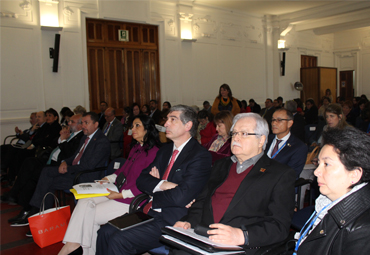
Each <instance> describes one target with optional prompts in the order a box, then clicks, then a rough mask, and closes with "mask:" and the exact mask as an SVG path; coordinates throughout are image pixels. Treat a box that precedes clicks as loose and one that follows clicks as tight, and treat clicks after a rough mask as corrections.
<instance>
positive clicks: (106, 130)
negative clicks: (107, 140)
mask: <svg viewBox="0 0 370 255" xmlns="http://www.w3.org/2000/svg"><path fill="white" fill-rule="evenodd" d="M109 126H110V122H109V123H108V126H107V127H106V129H105V130H104V134H105V135H106V134H107V132H108V129H109Z"/></svg>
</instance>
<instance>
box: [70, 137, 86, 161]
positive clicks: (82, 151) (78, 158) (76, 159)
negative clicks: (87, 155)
mask: <svg viewBox="0 0 370 255" xmlns="http://www.w3.org/2000/svg"><path fill="white" fill-rule="evenodd" d="M89 139H90V138H89V137H86V139H85V143H84V145H82V148H81V150H80V152H79V153H78V155H77V157H76V158H75V159H74V160H73V162H72V166H74V165H77V163H78V162H80V159H81V158H82V154H83V153H84V151H85V148H86V144H87V142H88V141H89Z"/></svg>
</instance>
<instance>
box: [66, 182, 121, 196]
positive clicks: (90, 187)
mask: <svg viewBox="0 0 370 255" xmlns="http://www.w3.org/2000/svg"><path fill="white" fill-rule="evenodd" d="M73 188H74V189H75V190H76V191H77V194H105V193H109V192H108V191H107V189H110V190H113V191H115V192H118V189H117V187H116V185H114V184H113V183H111V182H106V183H102V184H100V183H95V182H87V183H80V184H77V185H74V186H73Z"/></svg>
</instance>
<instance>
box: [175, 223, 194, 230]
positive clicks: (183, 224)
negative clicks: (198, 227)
mask: <svg viewBox="0 0 370 255" xmlns="http://www.w3.org/2000/svg"><path fill="white" fill-rule="evenodd" d="M173 226H174V227H179V228H183V229H189V228H191V224H190V223H189V222H187V221H178V222H176V223H175V225H173Z"/></svg>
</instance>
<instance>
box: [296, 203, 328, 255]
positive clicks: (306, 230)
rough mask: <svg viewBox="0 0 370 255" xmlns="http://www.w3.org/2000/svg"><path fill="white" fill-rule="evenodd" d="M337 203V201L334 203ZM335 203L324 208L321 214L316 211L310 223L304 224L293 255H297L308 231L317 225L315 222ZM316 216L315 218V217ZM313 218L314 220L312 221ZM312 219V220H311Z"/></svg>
mask: <svg viewBox="0 0 370 255" xmlns="http://www.w3.org/2000/svg"><path fill="white" fill-rule="evenodd" d="M334 202H335V201H334ZM334 202H331V203H330V204H327V205H326V206H325V207H324V208H322V209H321V210H320V212H319V213H317V214H316V211H315V212H313V213H312V215H311V217H310V218H309V219H308V221H306V223H305V224H304V226H303V228H302V229H301V231H300V232H299V235H300V237H299V239H298V241H297V243H296V245H295V248H294V253H293V255H297V251H298V248H299V245H300V243H301V242H302V239H303V238H304V237H305V236H306V235H307V233H308V231H310V229H311V228H312V226H313V224H314V223H315V221H316V220H317V218H318V217H319V215H320V214H321V213H322V212H323V211H324V210H325V209H326V208H328V207H329V206H330V205H331V204H333V203H334ZM315 214H316V216H315ZM314 216H315V217H314ZM313 217H314V218H313ZM312 218H313V219H312ZM311 219H312V220H311ZM310 221H311V222H310ZM308 222H310V224H309V225H308V227H307V228H306V229H305V227H306V225H307V223H308ZM302 231H303V233H302Z"/></svg>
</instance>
